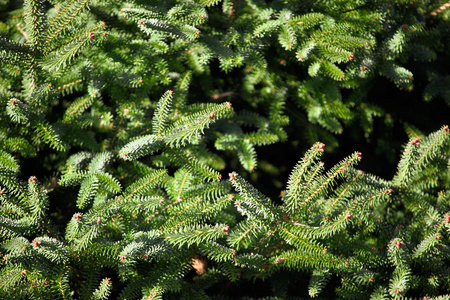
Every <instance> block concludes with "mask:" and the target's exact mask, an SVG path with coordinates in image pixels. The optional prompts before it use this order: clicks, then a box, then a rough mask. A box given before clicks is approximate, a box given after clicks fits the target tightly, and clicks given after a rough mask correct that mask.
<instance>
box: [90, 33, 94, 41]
mask: <svg viewBox="0 0 450 300" xmlns="http://www.w3.org/2000/svg"><path fill="white" fill-rule="evenodd" d="M89 39H91V40H92V39H95V34H94V33H93V32H90V33H89Z"/></svg>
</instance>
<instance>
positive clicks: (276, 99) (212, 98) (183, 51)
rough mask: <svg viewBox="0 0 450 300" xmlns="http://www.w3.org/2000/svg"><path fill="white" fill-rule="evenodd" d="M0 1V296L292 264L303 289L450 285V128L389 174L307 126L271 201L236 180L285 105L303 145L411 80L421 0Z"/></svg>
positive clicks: (417, 142)
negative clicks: (334, 159)
mask: <svg viewBox="0 0 450 300" xmlns="http://www.w3.org/2000/svg"><path fill="white" fill-rule="evenodd" d="M0 2H1V3H0V4H1V5H0V9H3V6H2V5H3V3H6V6H7V8H10V9H11V11H8V16H7V20H6V22H4V23H3V22H1V23H0V33H1V34H0V61H1V64H0V97H1V99H2V104H1V108H2V109H1V110H0V253H1V255H0V257H1V260H0V298H1V299H139V298H142V299H228V298H227V297H228V295H227V291H226V290H225V289H224V288H223V287H224V286H233V285H234V284H239V283H240V282H244V281H248V280H259V279H263V280H267V281H269V282H270V283H271V284H272V285H273V287H274V292H273V295H274V296H275V297H277V298H280V299H281V298H283V299H289V298H288V297H290V296H293V297H295V296H298V295H295V294H294V295H290V293H289V289H288V283H280V279H279V278H282V276H285V274H297V275H298V274H300V275H299V277H301V278H308V280H309V287H308V293H309V296H310V297H315V296H317V295H321V293H322V294H325V293H324V290H326V289H327V288H328V289H329V290H330V291H331V292H330V293H335V294H333V295H337V296H339V297H342V298H367V296H368V295H371V297H372V298H374V299H376V298H386V297H390V298H400V297H402V296H413V295H417V294H418V293H419V294H420V296H421V297H424V296H426V297H431V296H433V297H434V296H438V295H443V294H445V293H449V291H448V289H449V283H448V277H449V274H448V267H447V264H448V262H449V261H448V251H447V250H448V228H449V222H450V217H449V214H450V205H449V203H448V202H449V193H448V188H449V184H450V183H449V178H450V159H449V141H448V140H449V133H448V132H449V129H448V127H447V126H446V127H443V128H442V129H441V130H439V131H437V132H435V133H433V134H430V135H428V136H425V135H423V136H420V137H419V136H414V137H412V138H411V140H410V141H409V143H408V144H407V145H406V146H405V150H404V153H403V155H402V158H401V160H400V163H399V165H398V172H397V173H396V175H395V176H394V178H393V179H392V180H383V179H380V178H378V177H376V176H373V175H370V174H366V173H363V172H362V171H359V170H357V169H356V166H357V163H358V162H359V160H360V159H361V158H362V156H361V154H360V153H359V152H355V153H353V154H352V155H350V156H348V157H347V158H345V159H344V160H342V161H341V162H340V163H338V164H336V165H335V166H334V167H332V168H330V169H329V170H328V171H326V169H327V168H326V167H325V165H324V163H323V162H322V161H321V156H322V154H323V152H324V147H325V146H324V144H322V143H318V142H317V143H314V145H313V146H312V147H311V148H310V149H309V150H308V151H306V153H305V155H304V157H303V158H302V159H301V160H300V161H299V162H298V164H297V165H296V166H295V167H294V169H293V171H292V173H291V176H290V177H289V180H288V182H287V186H286V190H285V191H284V192H283V194H282V197H281V200H280V201H281V202H282V205H279V204H277V203H276V202H275V201H273V200H272V199H270V198H269V197H266V196H265V195H263V194H262V193H261V192H259V191H258V189H257V188H255V187H253V186H252V185H251V184H250V183H249V180H248V179H247V178H246V174H248V173H251V172H253V174H256V172H258V170H257V168H258V164H259V160H258V156H257V151H258V150H257V149H258V147H261V146H266V145H271V144H274V143H277V142H283V141H286V140H287V139H288V134H287V129H288V125H290V124H291V125H292V124H293V122H292V120H290V117H292V116H295V118H296V120H297V121H298V120H300V121H301V122H303V123H302V124H306V125H305V128H306V129H305V130H304V131H305V132H306V133H304V135H305V136H306V137H307V139H309V140H314V142H315V141H316V140H317V137H318V136H323V137H324V138H325V139H327V140H334V137H333V135H332V133H339V132H340V131H341V130H343V129H344V127H345V125H348V124H351V123H352V122H354V121H355V120H357V119H359V121H361V122H362V123H363V124H364V129H365V131H366V132H367V133H368V132H370V131H371V130H372V121H373V117H374V116H378V115H381V114H382V113H383V110H382V109H381V108H378V107H377V106H376V105H374V104H372V103H366V99H365V95H366V91H368V90H369V88H370V81H371V79H373V78H375V77H376V76H377V74H381V75H382V76H385V77H387V78H388V79H389V80H391V81H392V82H393V83H395V84H396V85H397V86H398V87H399V88H401V89H406V90H409V88H410V87H411V86H412V78H411V76H412V75H413V73H412V72H411V71H410V70H408V69H407V68H406V66H405V64H406V61H408V59H409V57H414V56H415V55H417V53H418V52H420V53H424V55H425V57H426V59H427V60H433V59H436V57H437V55H438V53H439V52H438V50H437V49H438V48H437V47H436V39H438V37H441V36H442V35H443V34H445V32H444V31H443V30H441V29H440V27H439V26H440V25H439V26H437V27H436V28H435V29H433V30H431V29H429V28H427V25H426V24H425V23H424V22H422V21H421V19H420V17H422V15H421V12H420V9H422V8H423V7H426V3H425V4H424V3H422V2H418V4H416V5H415V6H413V8H412V9H406V8H405V5H406V4H405V3H403V2H401V3H398V4H396V5H394V6H392V7H391V9H389V8H388V7H387V5H390V4H389V3H387V2H386V3H385V2H376V3H375V2H374V3H368V4H367V5H360V4H359V2H358V1H356V2H354V1H344V2H342V1H340V2H336V1H313V2H311V3H298V6H292V5H290V4H289V3H287V2H286V1H253V0H247V1H239V0H236V1H229V0H224V1H220V0H202V1H184V0H182V1H159V0H154V1H153V0H152V1H140V0H136V1H129V2H126V3H124V2H119V1H115V0H107V1H104V0H92V1H88V0H68V1H60V0H51V1H41V0H25V1H23V5H22V3H19V2H17V3H16V2H15V1H9V3H8V1H0ZM285 2H286V3H285ZM19 5H22V7H19ZM13 8H14V10H13ZM419 8H420V9H419ZM1 13H3V11H2V12H1ZM381 21H385V22H384V23H383V24H384V25H373V23H377V24H381V23H382V22H381ZM405 24H407V25H405ZM374 26H375V27H374ZM405 26H406V27H405ZM430 36H431V37H433V38H430ZM433 76H434V77H433V78H434V79H436V80H435V81H434V83H433V84H431V85H429V86H428V88H427V89H426V91H425V92H426V93H425V98H426V99H427V100H430V99H431V98H433V97H437V96H438V95H445V91H446V86H445V80H446V77H445V76H441V75H440V74H438V73H434V75H433ZM443 83H444V84H443ZM348 91H352V93H351V95H350V96H349V97H347V96H344V94H349V93H348ZM232 103H233V104H232ZM296 106H299V107H300V109H299V110H296ZM363 106H364V107H365V109H364V112H363V113H362V114H359V113H360V112H361V111H360V108H361V107H363ZM361 110H362V109H361ZM296 123H297V122H296ZM314 124H319V125H320V127H321V128H324V129H325V130H326V131H328V133H324V132H325V131H323V130H322V129H321V128H320V127H317V126H315V125H314ZM294 125H295V124H294ZM302 133H303V131H302ZM302 137H303V136H302ZM296 138H298V137H296ZM311 144H313V142H311ZM32 160H33V161H36V162H37V163H38V164H39V167H38V168H33V167H30V166H29V164H30V162H31V161H32ZM231 167H232V168H236V170H237V172H232V173H230V178H229V179H226V178H224V177H223V175H224V174H225V173H226V172H227V171H226V170H228V169H230V168H231ZM30 173H32V174H30ZM50 174H51V175H50ZM238 174H240V175H238ZM49 176H50V177H54V178H53V179H52V178H48V177H49ZM436 195H437V196H436ZM398 207H401V208H402V210H403V214H398V213H397V212H398V211H399V209H398ZM284 272H286V273H284ZM283 274H284V275H283ZM278 275H282V276H280V277H278ZM297 275H296V276H297ZM336 279H339V280H340V282H339V283H335V282H336ZM230 297H232V296H230Z"/></svg>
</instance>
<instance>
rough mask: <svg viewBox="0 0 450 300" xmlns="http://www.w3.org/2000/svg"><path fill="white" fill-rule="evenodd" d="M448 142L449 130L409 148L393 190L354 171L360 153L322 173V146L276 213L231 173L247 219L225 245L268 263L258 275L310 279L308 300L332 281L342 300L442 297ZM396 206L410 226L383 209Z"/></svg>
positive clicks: (297, 172) (296, 173)
mask: <svg viewBox="0 0 450 300" xmlns="http://www.w3.org/2000/svg"><path fill="white" fill-rule="evenodd" d="M449 142H450V130H449V128H448V126H444V127H443V128H442V129H441V130H439V131H437V132H435V133H433V134H430V135H429V136H427V137H424V138H420V137H417V138H414V139H411V141H410V142H409V143H408V144H407V145H406V147H405V151H404V154H403V157H402V159H401V160H400V162H399V165H398V170H399V171H398V174H397V175H396V176H395V177H394V178H393V180H391V181H385V180H382V179H380V178H377V177H376V176H373V175H371V174H365V173H364V172H362V171H360V170H356V169H355V165H356V164H357V163H358V161H359V160H361V159H362V156H361V153H359V152H356V153H354V154H353V155H351V156H349V157H347V158H346V159H344V160H343V161H342V162H341V163H338V164H337V165H335V166H334V167H332V168H331V169H330V170H329V171H327V172H325V170H324V164H323V163H322V162H321V161H320V157H321V155H322V153H323V151H324V146H325V145H324V144H322V143H316V144H315V145H314V146H313V147H312V148H311V149H310V150H309V151H308V152H307V153H306V154H305V156H304V157H303V158H302V159H301V160H300V161H299V163H298V164H297V165H296V166H295V168H294V170H293V171H292V173H291V176H290V177H289V181H288V185H287V189H286V190H285V191H284V192H283V193H282V200H283V205H282V206H281V207H273V204H272V202H271V201H270V200H269V199H268V198H266V197H265V196H263V195H262V194H261V193H259V191H257V190H256V189H255V188H254V187H253V186H251V185H250V184H249V183H248V182H247V181H246V180H244V179H243V178H242V177H241V176H239V175H238V174H236V173H230V181H231V183H232V185H233V187H234V189H235V190H236V191H237V192H238V196H237V197H236V198H235V199H237V200H236V202H235V205H236V206H237V209H238V211H239V212H240V213H241V214H243V215H244V216H246V219H245V220H244V221H243V222H241V224H239V225H238V227H237V228H236V229H234V230H233V231H232V232H231V233H230V235H229V238H228V242H229V243H231V244H232V245H233V246H234V247H236V248H237V249H242V251H245V250H248V251H253V252H257V253H264V256H265V259H268V260H269V261H270V262H271V263H270V264H267V265H265V267H264V268H263V269H262V270H261V271H260V273H259V274H258V275H257V276H261V277H263V278H264V277H266V276H268V277H269V276H271V275H273V274H274V273H276V272H278V271H279V270H280V269H290V270H297V271H299V270H303V271H308V272H311V273H312V275H311V279H310V283H309V295H310V296H311V297H315V296H317V295H319V294H320V292H321V291H322V290H323V288H324V287H325V286H326V285H327V282H329V281H330V279H331V278H332V275H333V274H336V275H337V276H338V277H339V279H340V280H341V284H340V285H339V286H338V287H337V288H336V294H337V295H338V296H339V298H346V299H347V298H348V299H366V298H368V295H370V298H371V299H372V298H373V299H378V298H384V297H391V298H395V299H397V298H401V297H404V296H417V295H420V296H421V297H435V296H438V295H440V294H447V293H449V285H448V278H449V273H448V268H447V267H446V264H448V256H447V254H446V250H445V249H447V248H446V247H448V238H446V237H447V236H448V232H449V228H450V223H449V221H450V218H449V213H448V206H447V205H445V207H446V208H443V206H442V204H443V202H442V201H443V199H448V190H447V189H448V184H449V181H448V179H449V172H450V169H449V168H448V161H449V158H450V157H449V153H448V149H449V146H450V145H449ZM438 149H439V150H438ZM442 150H444V152H442ZM438 153H440V154H438ZM443 153H446V154H445V155H441V154H443ZM431 174H433V175H431ZM441 189H443V190H441ZM444 201H445V200H444ZM393 204H397V205H400V204H401V205H403V206H404V208H405V210H404V211H403V213H404V214H405V215H407V216H408V217H405V218H403V219H398V218H397V217H396V216H395V215H392V214H390V212H389V208H388V209H387V210H386V207H389V206H391V205H393ZM255 260H256V261H257V262H258V261H259V258H255ZM432 265H433V266H432ZM336 275H334V276H336ZM286 296H287V295H286Z"/></svg>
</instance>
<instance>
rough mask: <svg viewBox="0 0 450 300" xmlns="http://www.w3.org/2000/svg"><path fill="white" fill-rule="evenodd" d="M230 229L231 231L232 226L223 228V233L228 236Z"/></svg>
mask: <svg viewBox="0 0 450 300" xmlns="http://www.w3.org/2000/svg"><path fill="white" fill-rule="evenodd" d="M228 229H230V226H228V225H227V226H225V227H224V228H222V232H223V233H226V234H228Z"/></svg>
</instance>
